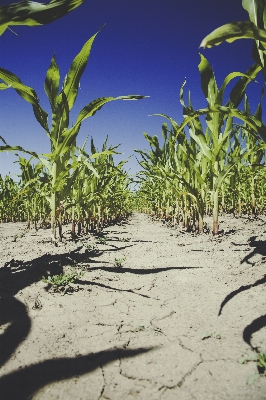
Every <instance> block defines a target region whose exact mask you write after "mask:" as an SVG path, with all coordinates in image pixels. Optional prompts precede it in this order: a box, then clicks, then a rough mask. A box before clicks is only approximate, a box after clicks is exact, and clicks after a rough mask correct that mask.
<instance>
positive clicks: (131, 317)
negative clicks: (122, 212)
mask: <svg viewBox="0 0 266 400" xmlns="http://www.w3.org/2000/svg"><path fill="white" fill-rule="evenodd" d="M221 220H222V221H221V223H220V229H221V230H223V231H224V233H223V235H221V236H220V237H219V238H217V239H215V240H213V239H212V237H211V235H206V234H204V235H201V236H197V237H193V236H192V235H191V234H187V233H186V234H185V233H182V232H180V231H177V230H173V229H169V228H167V227H165V226H162V224H160V223H158V222H152V221H150V220H149V219H148V217H147V216H145V215H141V214H137V213H135V214H133V216H132V218H131V219H130V220H129V221H128V222H127V223H124V224H122V225H120V226H118V225H116V226H112V227H109V228H107V229H105V232H104V233H105V238H106V239H108V240H106V242H105V243H98V244H97V243H96V241H97V240H96V238H95V237H93V236H88V237H83V238H82V239H81V240H80V241H78V242H76V243H72V242H71V241H70V239H69V234H68V233H66V235H65V236H66V239H65V241H64V242H63V243H61V244H59V245H58V247H53V246H52V245H51V244H50V241H49V232H48V231H45V230H42V231H41V230H40V231H38V232H35V231H34V230H32V231H30V232H25V231H24V226H23V225H22V224H0V237H1V247H0V266H1V268H0V278H1V309H0V310H1V316H0V318H1V327H0V333H1V336H0V340H1V347H0V350H1V352H0V355H1V365H2V369H1V379H0V385H1V386H0V393H1V394H2V395H3V397H2V398H3V400H9V399H10V400H11V399H12V400H16V399H19V400H24V399H29V398H32V399H42V400H43V399H47V400H48V399H49V400H53V399H62V400H63V399H64V400H68V399H82V400H90V399H92V400H94V399H95V400H96V399H111V400H120V399H121V400H129V399H141V400H142V399H143V400H144V399H145V400H146V399H152V400H157V399H160V400H171V399H175V400H190V399H203V400H206V399H212V400H213V399H217V400H218V399H219V400H220V399H226V400H228V399H229V400H240V399H241V400H262V399H266V377H261V378H259V379H258V380H256V381H255V382H254V385H252V386H250V385H247V383H246V382H247V379H248V377H249V376H250V375H252V374H254V373H256V372H257V368H256V363H255V362H248V363H245V364H239V363H238V362H237V360H238V359H239V358H240V357H241V356H242V355H244V354H246V353H249V354H250V353H251V351H252V347H253V348H258V350H259V351H265V350H266V296H265V293H266V292H265V288H266V269H265V267H266V241H265V236H266V235H265V234H266V218H265V217H262V218H260V219H259V220H257V221H249V220H248V219H247V218H245V219H244V218H243V219H233V218H229V217H221ZM16 236H17V237H16ZM85 245H86V246H87V247H86V246H85ZM95 246H97V248H98V250H96V249H94V250H93V247H95ZM116 260H120V261H121V260H123V261H122V266H117V265H115V264H117V263H118V261H116ZM73 262H76V263H78V264H80V263H83V265H89V267H88V270H87V272H86V273H85V275H84V276H83V277H81V278H80V280H79V282H78V283H77V284H76V285H74V286H75V287H76V288H77V289H80V290H78V291H76V292H73V293H72V294H65V295H61V294H59V293H54V294H52V293H49V292H47V291H46V290H45V284H44V283H43V282H42V281H40V278H41V276H42V275H45V276H47V274H48V273H49V272H50V274H51V275H54V274H58V273H60V272H62V271H63V270H64V271H66V270H68V267H67V265H70V264H73ZM218 314H219V315H218Z"/></svg>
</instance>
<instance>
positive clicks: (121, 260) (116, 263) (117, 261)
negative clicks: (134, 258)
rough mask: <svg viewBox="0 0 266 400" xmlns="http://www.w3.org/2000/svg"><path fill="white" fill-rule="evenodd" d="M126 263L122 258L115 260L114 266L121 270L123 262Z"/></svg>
mask: <svg viewBox="0 0 266 400" xmlns="http://www.w3.org/2000/svg"><path fill="white" fill-rule="evenodd" d="M124 261H126V257H124V258H115V262H114V264H115V266H116V267H118V268H121V267H122V266H123V262H124Z"/></svg>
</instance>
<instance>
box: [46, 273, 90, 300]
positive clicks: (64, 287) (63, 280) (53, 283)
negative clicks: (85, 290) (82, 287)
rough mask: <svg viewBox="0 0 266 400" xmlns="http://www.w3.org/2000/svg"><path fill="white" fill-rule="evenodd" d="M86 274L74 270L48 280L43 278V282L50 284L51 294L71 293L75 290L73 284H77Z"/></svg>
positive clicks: (50, 277) (49, 277)
mask: <svg viewBox="0 0 266 400" xmlns="http://www.w3.org/2000/svg"><path fill="white" fill-rule="evenodd" d="M84 274H85V271H81V272H77V271H75V269H74V268H71V271H70V272H69V273H68V274H64V273H62V274H60V275H53V276H48V278H45V277H44V276H43V277H42V281H43V282H44V283H46V284H48V286H49V289H50V291H51V292H54V293H56V292H58V293H62V294H66V293H71V292H73V291H75V290H74V288H73V286H71V283H75V282H76V281H77V280H78V279H79V278H80V277H81V276H83V275H84Z"/></svg>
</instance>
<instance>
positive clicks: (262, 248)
mask: <svg viewBox="0 0 266 400" xmlns="http://www.w3.org/2000/svg"><path fill="white" fill-rule="evenodd" d="M256 238H257V236H251V237H250V238H249V240H248V242H249V246H250V247H254V250H253V251H252V252H251V253H249V254H247V255H246V257H244V258H243V260H242V261H241V262H240V264H243V263H245V262H246V263H247V264H253V263H252V262H250V259H251V258H252V257H253V256H255V255H256V254H260V255H262V256H263V257H265V256H266V240H256ZM232 244H233V245H235V246H241V245H243V244H237V243H234V242H232ZM244 245H245V244H244Z"/></svg>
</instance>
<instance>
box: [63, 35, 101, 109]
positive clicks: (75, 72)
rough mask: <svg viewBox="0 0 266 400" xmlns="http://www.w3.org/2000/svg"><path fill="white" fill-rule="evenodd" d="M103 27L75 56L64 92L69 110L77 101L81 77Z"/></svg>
mask: <svg viewBox="0 0 266 400" xmlns="http://www.w3.org/2000/svg"><path fill="white" fill-rule="evenodd" d="M101 29H102V28H101ZM101 29H100V30H99V31H98V32H97V33H96V34H95V35H93V36H92V37H91V38H90V39H89V40H88V41H87V42H86V43H85V44H84V46H83V47H82V49H81V51H80V52H79V54H78V55H77V56H76V57H75V58H74V60H73V62H72V64H71V66H70V69H69V71H68V74H67V76H66V80H65V84H64V87H63V92H64V93H65V96H66V99H67V102H68V107H69V110H71V108H72V107H73V105H74V103H75V100H76V97H77V94H78V88H79V82H80V78H81V76H82V74H83V72H84V71H85V68H86V65H87V63H88V58H89V55H90V52H91V47H92V44H93V42H94V39H95V38H96V36H97V35H98V33H99V32H100V31H101Z"/></svg>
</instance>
